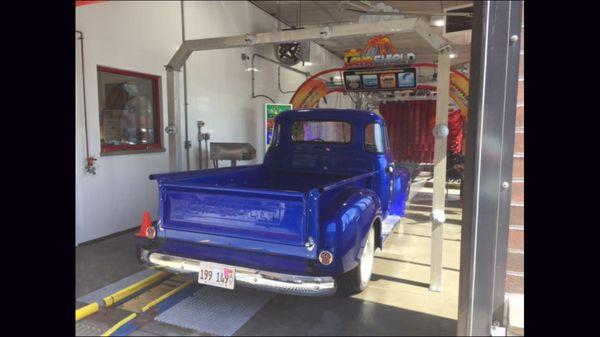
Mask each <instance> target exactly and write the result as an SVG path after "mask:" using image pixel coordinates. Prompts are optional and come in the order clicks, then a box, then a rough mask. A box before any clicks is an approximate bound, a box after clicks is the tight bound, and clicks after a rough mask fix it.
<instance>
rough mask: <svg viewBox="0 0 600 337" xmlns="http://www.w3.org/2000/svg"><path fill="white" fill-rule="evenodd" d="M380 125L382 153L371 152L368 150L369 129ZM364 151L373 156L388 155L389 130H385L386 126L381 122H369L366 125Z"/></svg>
mask: <svg viewBox="0 0 600 337" xmlns="http://www.w3.org/2000/svg"><path fill="white" fill-rule="evenodd" d="M375 124H377V125H379V127H380V128H381V145H382V148H383V151H382V152H378V151H369V150H368V149H367V128H368V127H369V125H375ZM373 133H375V130H373ZM363 149H364V150H365V152H366V153H372V154H386V153H387V152H388V150H389V149H388V142H387V130H386V128H385V126H384V125H383V124H382V123H380V122H369V123H367V124H366V125H365V131H364V135H363Z"/></svg>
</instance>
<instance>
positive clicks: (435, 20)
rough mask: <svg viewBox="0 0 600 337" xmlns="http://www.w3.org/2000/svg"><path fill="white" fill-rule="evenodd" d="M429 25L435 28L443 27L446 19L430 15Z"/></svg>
mask: <svg viewBox="0 0 600 337" xmlns="http://www.w3.org/2000/svg"><path fill="white" fill-rule="evenodd" d="M429 24H430V25H432V26H435V27H444V25H445V24H446V18H445V17H443V16H441V15H432V16H431V20H430V21H429Z"/></svg>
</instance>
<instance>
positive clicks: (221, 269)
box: [198, 261, 235, 289]
mask: <svg viewBox="0 0 600 337" xmlns="http://www.w3.org/2000/svg"><path fill="white" fill-rule="evenodd" d="M198 283H200V284H206V285H209V286H213V287H220V288H226V289H233V287H235V268H233V267H231V266H227V265H224V264H220V263H213V262H204V261H202V262H200V269H199V271H198Z"/></svg>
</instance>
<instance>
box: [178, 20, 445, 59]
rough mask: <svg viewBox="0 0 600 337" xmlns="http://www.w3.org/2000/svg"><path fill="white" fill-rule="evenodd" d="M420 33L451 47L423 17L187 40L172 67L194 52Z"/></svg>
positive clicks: (436, 43)
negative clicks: (363, 36) (353, 37)
mask: <svg viewBox="0 0 600 337" xmlns="http://www.w3.org/2000/svg"><path fill="white" fill-rule="evenodd" d="M413 32H414V33H417V34H418V35H419V36H420V37H421V38H422V39H423V40H425V41H426V42H427V43H428V44H429V45H430V46H431V48H432V49H434V50H436V51H438V50H440V49H443V48H446V47H447V46H449V43H448V41H446V40H445V39H444V38H442V37H441V36H440V35H439V34H437V33H436V32H435V31H433V29H432V28H431V27H430V26H429V25H428V24H427V23H426V22H425V21H423V20H422V19H420V18H409V19H400V20H389V21H380V22H371V23H353V24H344V25H332V26H323V27H313V28H305V29H295V30H285V31H276V32H267V33H256V34H252V33H249V34H244V35H236V36H226V37H216V38H206V39H197V40H187V41H184V42H183V43H182V44H181V46H180V47H179V49H178V50H177V52H176V53H175V55H174V56H173V58H172V59H171V61H170V62H169V64H168V66H169V67H170V68H172V69H173V70H180V69H181V67H182V66H183V63H184V62H185V60H187V58H188V57H189V56H190V55H191V54H192V52H194V51H199V50H214V49H226V48H237V47H248V46H253V45H261V44H275V43H286V42H298V41H306V40H312V41H319V40H326V39H333V38H341V37H352V36H361V35H374V34H398V33H413Z"/></svg>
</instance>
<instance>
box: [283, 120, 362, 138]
mask: <svg viewBox="0 0 600 337" xmlns="http://www.w3.org/2000/svg"><path fill="white" fill-rule="evenodd" d="M351 139H352V127H351V125H350V123H348V122H342V121H314V120H306V121H295V122H294V124H293V126H292V140H293V141H294V142H315V143H342V144H348V143H350V141H351Z"/></svg>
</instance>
